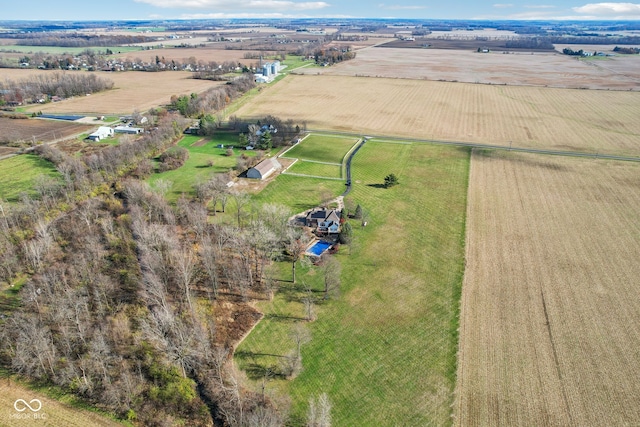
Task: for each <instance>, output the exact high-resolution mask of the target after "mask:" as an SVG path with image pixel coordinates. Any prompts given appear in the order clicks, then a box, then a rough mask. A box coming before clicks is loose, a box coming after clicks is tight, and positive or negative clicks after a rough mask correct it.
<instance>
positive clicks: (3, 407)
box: [0, 378, 122, 427]
mask: <svg viewBox="0 0 640 427" xmlns="http://www.w3.org/2000/svg"><path fill="white" fill-rule="evenodd" d="M18 399H22V400H25V401H26V402H31V406H32V407H33V408H34V409H35V408H37V407H38V402H34V401H33V399H38V400H39V401H40V404H41V408H40V410H39V411H37V412H32V411H31V410H30V409H28V408H26V407H25V406H22V402H18V403H17V404H16V405H17V406H18V408H19V409H23V408H25V410H24V411H23V412H18V411H17V410H15V408H14V403H16V401H17V400H18ZM0 425H2V426H33V425H38V426H68V427H85V426H96V427H98V426H122V424H120V423H117V422H115V421H112V420H110V419H109V418H106V417H104V416H102V415H99V414H97V413H94V412H89V411H87V410H84V409H78V408H74V407H72V406H70V405H68V404H65V403H61V402H59V401H58V400H54V399H51V398H49V397H47V396H45V395H44V394H42V393H39V392H36V391H33V390H30V389H28V388H26V387H24V386H22V385H20V384H18V383H16V382H15V381H9V379H7V378H2V379H0Z"/></svg>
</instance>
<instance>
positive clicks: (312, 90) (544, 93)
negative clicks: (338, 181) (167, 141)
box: [236, 75, 640, 156]
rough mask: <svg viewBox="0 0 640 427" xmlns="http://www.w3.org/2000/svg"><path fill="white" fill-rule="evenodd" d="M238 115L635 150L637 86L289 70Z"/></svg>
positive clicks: (639, 133) (413, 134) (412, 134)
mask: <svg viewBox="0 0 640 427" xmlns="http://www.w3.org/2000/svg"><path fill="white" fill-rule="evenodd" d="M236 114H237V115H238V116H240V117H251V118H256V119H257V118H260V117H264V115H266V114H273V115H276V116H279V117H287V118H291V119H293V120H294V121H299V122H304V121H306V122H307V123H308V126H309V127H310V128H312V129H328V130H329V129H330V130H336V131H343V132H351V133H355V134H360V135H367V134H370V135H388V136H400V137H407V138H418V139H426V140H443V141H462V142H472V143H483V144H494V145H502V146H509V144H513V147H522V148H538V149H556V150H565V151H580V152H586V153H593V154H595V153H607V154H619V155H631V156H638V155H640V120H638V118H639V117H640V93H637V92H629V91H627V92H619V91H590V90H575V89H554V88H543V87H523V86H498V85H481V84H466V83H448V82H432V81H420V80H407V79H374V78H357V77H339V76H299V75H293V76H288V77H287V78H286V79H284V80H282V81H281V82H279V83H278V84H277V85H274V86H270V87H267V88H266V89H264V90H263V91H262V92H261V93H260V94H258V95H257V96H256V97H255V98H254V99H253V101H252V102H251V103H250V104H245V105H244V106H242V107H241V108H240V109H239V110H238V111H237V112H236ZM303 144H304V143H303Z"/></svg>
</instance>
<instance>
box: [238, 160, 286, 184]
mask: <svg viewBox="0 0 640 427" xmlns="http://www.w3.org/2000/svg"><path fill="white" fill-rule="evenodd" d="M281 168H282V165H280V163H279V162H278V160H276V158H275V157H270V158H268V159H266V160H263V161H261V162H260V163H258V164H257V165H256V166H254V167H252V168H251V169H249V170H248V171H247V178H254V179H265V178H267V177H268V176H269V175H271V174H272V173H274V172H275V171H277V170H278V169H281Z"/></svg>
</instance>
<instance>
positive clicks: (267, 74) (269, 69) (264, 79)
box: [254, 61, 281, 83]
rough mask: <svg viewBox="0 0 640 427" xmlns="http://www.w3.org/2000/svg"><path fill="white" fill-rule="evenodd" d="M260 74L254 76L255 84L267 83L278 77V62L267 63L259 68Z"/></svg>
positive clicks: (279, 68)
mask: <svg viewBox="0 0 640 427" xmlns="http://www.w3.org/2000/svg"><path fill="white" fill-rule="evenodd" d="M258 70H260V71H261V73H256V74H255V75H254V77H255V81H256V83H269V82H271V81H273V79H274V78H276V77H277V76H278V72H280V70H281V66H280V61H273V62H267V63H265V64H263V65H262V67H259V68H258Z"/></svg>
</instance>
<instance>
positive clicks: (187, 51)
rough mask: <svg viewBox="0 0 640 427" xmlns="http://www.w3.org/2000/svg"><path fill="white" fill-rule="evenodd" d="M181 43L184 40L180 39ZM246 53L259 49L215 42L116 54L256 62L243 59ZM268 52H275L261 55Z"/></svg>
mask: <svg viewBox="0 0 640 427" xmlns="http://www.w3.org/2000/svg"><path fill="white" fill-rule="evenodd" d="M180 42H181V43H183V42H184V41H180ZM247 53H252V54H255V55H260V52H259V51H255V52H251V51H246V50H231V49H225V48H224V46H220V45H216V44H208V45H206V46H204V47H197V48H196V47H188V48H164V49H154V50H150V51H144V52H142V51H141V52H125V53H122V54H120V55H118V57H119V58H123V59H129V60H134V59H136V58H141V59H142V60H143V61H149V60H151V61H155V56H156V55H158V56H159V57H160V58H164V59H165V61H171V60H174V61H180V62H184V63H188V62H190V61H189V58H192V57H193V58H196V62H197V61H204V62H207V63H208V62H211V61H215V62H218V63H223V62H226V61H230V62H240V63H246V64H251V63H254V62H255V63H256V64H257V63H258V62H259V60H258V59H255V60H254V59H250V60H248V59H245V55H246V54H247ZM270 54H275V52H273V53H270V52H264V53H263V55H265V56H267V55H270Z"/></svg>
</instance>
